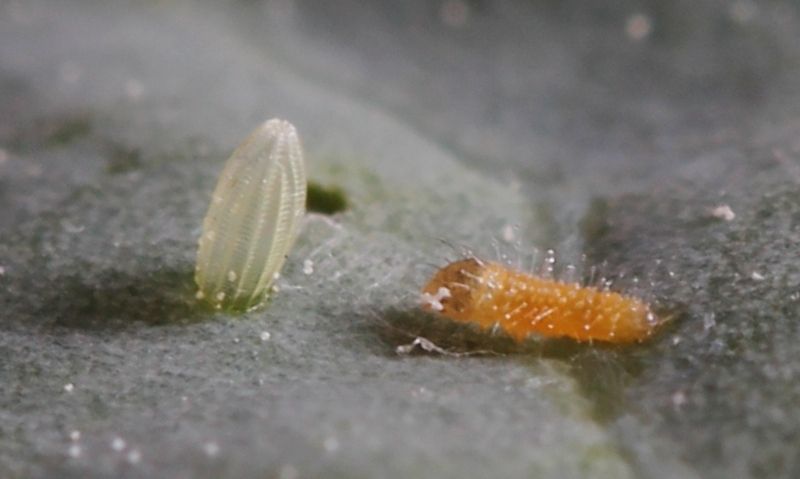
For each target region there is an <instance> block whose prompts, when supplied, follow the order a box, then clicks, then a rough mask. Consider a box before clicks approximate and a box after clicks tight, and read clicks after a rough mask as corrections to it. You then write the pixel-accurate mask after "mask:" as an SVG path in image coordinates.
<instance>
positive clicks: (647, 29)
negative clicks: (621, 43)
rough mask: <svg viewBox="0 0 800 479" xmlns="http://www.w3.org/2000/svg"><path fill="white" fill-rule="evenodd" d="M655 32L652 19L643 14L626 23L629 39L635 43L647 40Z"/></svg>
mask: <svg viewBox="0 0 800 479" xmlns="http://www.w3.org/2000/svg"><path fill="white" fill-rule="evenodd" d="M652 31H653V24H652V22H651V21H650V17H648V16H647V15H644V14H642V13H636V14H634V15H631V16H630V17H628V20H627V21H626V22H625V33H626V34H627V35H628V38H630V39H631V40H634V41H640V40H644V39H645V38H647V37H648V36H649V35H650V33H652Z"/></svg>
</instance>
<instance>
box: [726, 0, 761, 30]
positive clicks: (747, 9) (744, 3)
mask: <svg viewBox="0 0 800 479" xmlns="http://www.w3.org/2000/svg"><path fill="white" fill-rule="evenodd" d="M729 13H730V16H731V18H732V19H733V20H734V21H735V22H738V23H740V24H744V23H748V22H749V21H750V20H752V19H753V17H755V16H756V15H757V14H758V6H757V5H756V4H755V3H754V2H752V1H750V0H738V1H736V2H734V3H733V5H731V6H730V11H729Z"/></svg>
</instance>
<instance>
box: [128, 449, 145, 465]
mask: <svg viewBox="0 0 800 479" xmlns="http://www.w3.org/2000/svg"><path fill="white" fill-rule="evenodd" d="M141 460H142V453H141V452H139V450H138V449H131V450H130V451H128V462H130V463H131V464H138V463H139V461H141Z"/></svg>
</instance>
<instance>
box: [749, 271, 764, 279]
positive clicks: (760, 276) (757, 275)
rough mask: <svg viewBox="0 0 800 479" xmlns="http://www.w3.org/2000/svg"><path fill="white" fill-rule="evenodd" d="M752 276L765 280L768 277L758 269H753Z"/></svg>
mask: <svg viewBox="0 0 800 479" xmlns="http://www.w3.org/2000/svg"><path fill="white" fill-rule="evenodd" d="M750 277H751V278H753V279H754V280H755V281H764V280H765V279H766V277H765V276H764V275H763V274H761V273H759V272H758V271H753V274H751V275H750Z"/></svg>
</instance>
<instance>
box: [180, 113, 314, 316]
mask: <svg viewBox="0 0 800 479" xmlns="http://www.w3.org/2000/svg"><path fill="white" fill-rule="evenodd" d="M305 202H306V174H305V163H304V160H303V151H302V148H301V146H300V140H299V138H298V136H297V131H296V130H295V128H294V126H292V124H291V123H289V122H287V121H283V120H277V119H273V120H269V121H267V122H266V123H264V124H262V125H261V126H259V127H258V128H257V129H256V130H255V131H254V132H253V133H252V134H250V136H249V137H247V139H246V140H244V142H243V143H242V144H241V145H239V147H238V148H236V150H235V151H234V152H233V154H232V155H231V157H230V158H229V159H228V161H227V163H226V164H225V167H224V168H223V170H222V173H221V175H220V178H219V181H218V182H217V186H216V189H215V190H214V195H213V197H212V201H211V206H210V207H209V208H208V213H206V217H205V220H203V233H202V235H201V236H200V240H199V242H198V244H199V247H198V250H197V266H196V269H195V281H196V282H197V286H198V288H199V289H198V292H197V297H198V298H199V299H204V300H206V301H208V302H209V303H211V304H212V305H213V306H214V307H215V308H218V309H223V308H224V309H233V310H246V309H250V308H253V307H255V306H258V305H259V304H261V303H262V302H263V301H264V299H265V298H266V295H267V292H268V291H269V288H270V286H271V284H272V282H273V281H274V279H275V277H276V275H277V274H278V272H279V271H280V269H281V266H282V265H283V262H284V260H285V258H286V254H287V253H288V251H289V249H290V248H291V246H292V243H293V242H294V239H295V236H296V233H297V227H298V224H299V222H300V219H301V217H302V216H303V214H304V213H305Z"/></svg>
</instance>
